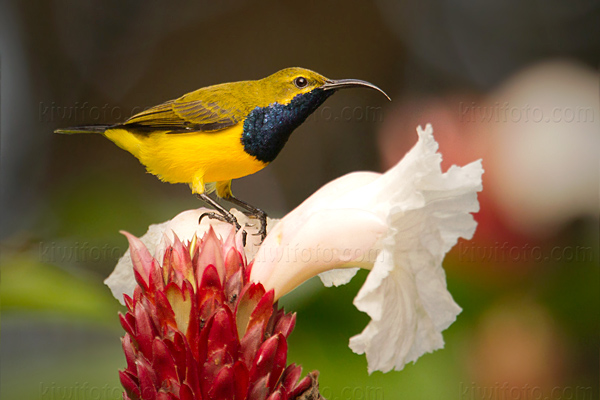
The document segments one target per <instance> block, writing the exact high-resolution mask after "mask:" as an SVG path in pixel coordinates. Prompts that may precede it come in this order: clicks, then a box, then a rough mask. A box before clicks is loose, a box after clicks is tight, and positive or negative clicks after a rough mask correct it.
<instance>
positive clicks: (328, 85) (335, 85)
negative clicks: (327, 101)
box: [321, 79, 392, 101]
mask: <svg viewBox="0 0 600 400" xmlns="http://www.w3.org/2000/svg"><path fill="white" fill-rule="evenodd" d="M352 87H366V88H370V89H373V90H377V91H378V92H380V93H382V94H383V95H384V96H385V97H387V99H388V100H389V101H392V99H390V96H388V95H387V93H385V92H384V91H383V90H381V89H379V88H378V87H377V86H375V85H373V84H372V83H370V82H367V81H361V80H360V79H328V80H327V81H325V84H324V85H323V86H321V89H323V90H337V89H344V88H352Z"/></svg>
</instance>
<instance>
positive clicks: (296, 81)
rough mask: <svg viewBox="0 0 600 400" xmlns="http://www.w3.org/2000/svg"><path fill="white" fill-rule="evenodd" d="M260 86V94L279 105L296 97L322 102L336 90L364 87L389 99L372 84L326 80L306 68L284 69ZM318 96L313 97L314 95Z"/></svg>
mask: <svg viewBox="0 0 600 400" xmlns="http://www.w3.org/2000/svg"><path fill="white" fill-rule="evenodd" d="M259 82H260V83H261V86H262V90H261V92H262V93H263V94H264V95H265V96H266V97H269V99H270V100H272V99H276V102H277V103H279V104H283V105H286V104H289V103H290V102H291V101H292V99H294V98H297V96H298V95H310V96H311V97H319V98H320V97H322V98H323V100H322V101H324V100H325V99H326V98H327V97H329V96H330V95H331V94H333V93H334V92H335V91H337V90H338V89H344V88H352V87H366V88H369V89H374V90H377V91H378V92H381V93H383V95H384V96H385V97H387V99H388V100H390V97H389V96H388V95H387V94H386V93H385V92H384V91H383V90H381V89H380V88H378V87H377V86H375V85H373V84H372V83H369V82H366V81H362V80H359V79H339V80H334V79H328V78H326V77H324V76H323V75H321V74H318V73H316V72H314V71H311V70H309V69H306V68H298V67H292V68H286V69H282V70H281V71H278V72H276V73H274V74H273V75H270V76H267V77H266V78H264V79H261V80H260V81H259ZM315 93H317V94H320V95H319V96H314V94H315Z"/></svg>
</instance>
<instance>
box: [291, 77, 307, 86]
mask: <svg viewBox="0 0 600 400" xmlns="http://www.w3.org/2000/svg"><path fill="white" fill-rule="evenodd" d="M294 85H296V87H297V88H298V89H302V88H303V87H306V85H308V80H307V79H306V78H305V77H303V76H299V77H297V78H296V79H294Z"/></svg>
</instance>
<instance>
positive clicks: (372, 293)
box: [350, 125, 483, 372]
mask: <svg viewBox="0 0 600 400" xmlns="http://www.w3.org/2000/svg"><path fill="white" fill-rule="evenodd" d="M430 128H431V127H430V126H429V125H428V127H427V130H426V131H422V130H419V142H418V143H417V145H415V147H413V149H412V150H411V151H410V152H409V153H408V154H407V155H406V157H405V158H404V159H403V160H402V161H401V162H400V163H399V164H398V165H397V166H396V167H394V168H392V169H391V170H390V171H388V172H387V173H386V174H384V175H383V176H382V178H381V179H380V181H385V183H386V186H387V187H389V188H395V187H397V185H403V186H404V188H409V190H408V191H404V193H403V195H402V196H398V195H399V192H402V190H400V191H394V192H391V193H390V195H391V197H393V198H395V200H394V201H393V206H392V207H390V208H389V209H388V218H387V222H388V224H389V225H390V228H391V229H390V230H389V234H388V236H387V237H386V238H385V239H384V240H383V246H384V249H383V251H382V253H381V256H380V257H378V259H377V261H376V262H375V265H374V266H373V269H372V271H371V272H370V274H369V276H368V278H367V280H366V282H365V284H364V285H363V287H362V288H361V290H360V292H359V293H358V295H357V297H356V298H355V300H354V304H355V305H356V307H357V308H358V309H359V310H361V311H363V312H365V313H367V314H368V315H369V316H370V317H371V318H372V321H371V322H370V323H369V325H368V326H367V327H366V328H365V330H364V331H363V332H362V333H361V334H359V335H357V336H355V337H353V338H352V339H351V340H350V347H351V348H352V350H353V351H355V352H357V353H359V354H362V353H366V356H367V360H368V364H369V367H368V368H369V372H372V371H375V370H380V371H384V372H387V371H389V370H391V369H396V370H400V369H402V368H403V367H404V365H405V364H406V363H408V362H411V361H415V360H416V359H417V358H419V357H420V356H421V355H423V354H424V353H427V352H432V351H434V350H436V349H439V348H441V347H443V344H444V341H443V338H442V334H441V331H442V330H444V329H446V328H447V327H448V326H449V325H450V324H451V323H452V322H453V321H454V320H455V319H456V316H457V315H458V314H459V313H460V311H461V308H460V307H459V306H458V305H457V304H456V303H455V302H454V300H453V299H452V296H451V295H450V293H449V292H448V290H447V288H446V276H445V273H444V270H443V269H442V260H443V259H444V256H445V255H446V253H447V252H448V251H449V250H450V249H451V248H452V247H453V246H454V245H455V244H456V242H457V241H458V238H459V237H463V238H466V239H470V238H471V237H472V235H473V233H474V231H475V227H476V223H475V221H474V220H473V217H472V215H471V214H470V213H471V212H476V211H478V209H479V204H478V202H477V193H476V192H477V191H479V190H481V174H482V173H483V170H482V168H481V162H480V161H476V162H473V163H471V164H469V165H467V166H465V167H463V168H459V167H453V168H451V169H450V170H449V171H448V172H446V173H442V171H441V168H440V162H441V157H438V156H439V155H438V154H435V153H434V152H435V151H436V150H437V145H434V143H435V142H433V143H432V140H433V139H432V132H431V129H430ZM378 183H379V182H378ZM382 191H383V189H382Z"/></svg>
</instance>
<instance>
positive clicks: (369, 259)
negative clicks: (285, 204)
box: [251, 209, 387, 298]
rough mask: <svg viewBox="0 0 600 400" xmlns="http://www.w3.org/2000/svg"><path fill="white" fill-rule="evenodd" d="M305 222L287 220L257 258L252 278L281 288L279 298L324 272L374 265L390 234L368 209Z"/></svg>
mask: <svg viewBox="0 0 600 400" xmlns="http://www.w3.org/2000/svg"><path fill="white" fill-rule="evenodd" d="M305 217H306V219H305V220H303V221H302V223H301V224H299V225H296V222H298V221H295V219H293V218H291V219H289V220H288V219H287V216H286V217H284V218H283V219H282V220H281V221H280V222H279V223H278V224H277V225H276V226H275V227H274V228H273V229H272V231H271V232H270V233H269V235H268V236H267V238H266V239H265V242H264V243H263V244H262V245H261V247H260V249H259V250H258V253H257V254H256V256H255V258H254V263H253V265H252V272H251V279H252V280H254V281H256V282H261V283H262V284H263V285H264V286H265V288H267V290H269V289H275V298H279V297H281V296H283V295H284V294H286V293H288V292H289V291H291V290H292V289H294V288H295V287H297V286H298V285H300V284H301V283H302V282H304V281H306V280H307V279H309V278H311V277H313V276H315V275H317V274H319V273H321V272H324V271H327V270H331V269H335V268H342V267H357V266H358V267H360V266H370V265H372V264H373V260H374V259H375V258H376V257H377V253H378V251H377V248H376V244H377V241H378V240H379V238H380V237H381V236H382V235H383V234H384V233H385V232H386V231H387V225H386V224H385V222H384V221H382V220H381V219H380V218H379V217H378V216H377V215H375V214H373V213H371V212H369V211H364V210H358V209H335V210H327V209H325V210H318V211H315V212H313V213H312V214H310V215H306V216H305ZM357 226H358V227H360V229H358V230H357V229H356V227H357Z"/></svg>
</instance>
